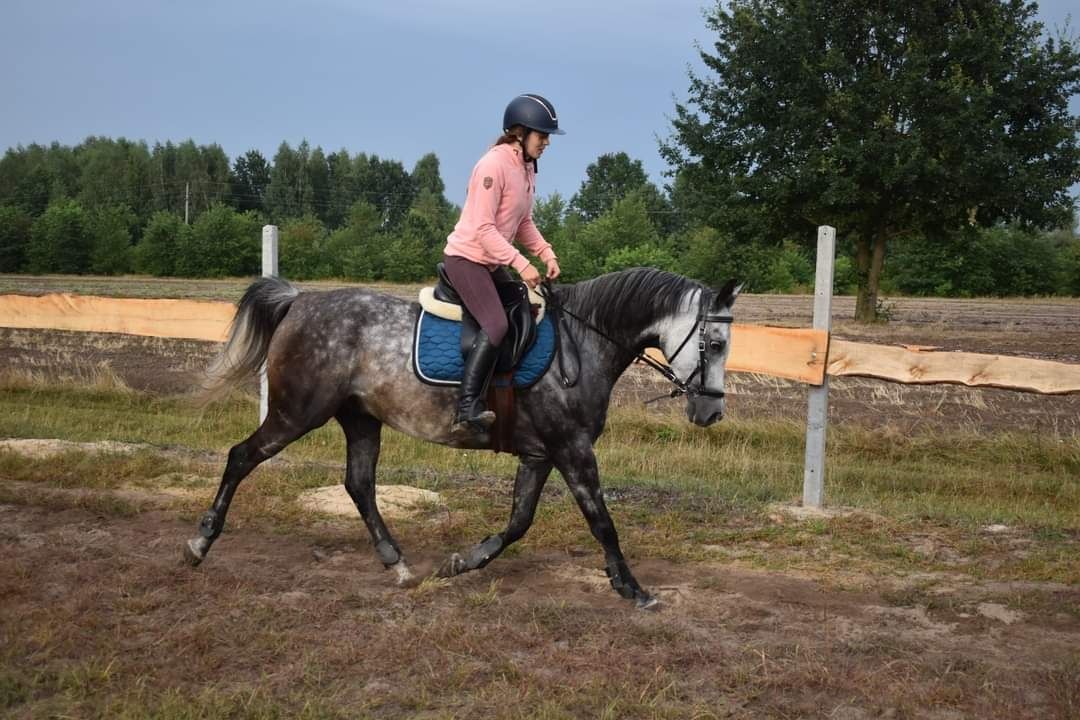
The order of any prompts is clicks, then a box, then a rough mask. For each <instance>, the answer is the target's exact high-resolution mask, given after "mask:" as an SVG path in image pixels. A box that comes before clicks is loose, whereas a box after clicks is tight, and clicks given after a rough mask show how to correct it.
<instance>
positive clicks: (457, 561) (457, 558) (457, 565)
mask: <svg viewBox="0 0 1080 720" xmlns="http://www.w3.org/2000/svg"><path fill="white" fill-rule="evenodd" d="M464 569H465V558H463V557H461V555H459V554H458V553H454V554H453V555H451V556H450V557H448V558H446V561H445V562H443V564H442V565H441V566H440V567H439V569H438V571H437V572H436V573H435V575H436V576H437V577H441V578H452V577H454V576H455V575H460V574H461V572H462V571H463V570H464Z"/></svg>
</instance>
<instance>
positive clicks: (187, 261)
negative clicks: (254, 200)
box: [176, 204, 262, 277]
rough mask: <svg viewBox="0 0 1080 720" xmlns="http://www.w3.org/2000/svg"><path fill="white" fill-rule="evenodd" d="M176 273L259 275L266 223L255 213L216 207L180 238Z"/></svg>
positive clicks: (219, 275)
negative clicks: (263, 226)
mask: <svg viewBox="0 0 1080 720" xmlns="http://www.w3.org/2000/svg"><path fill="white" fill-rule="evenodd" d="M180 239H181V242H180V244H179V251H180V254H179V256H178V257H177V260H176V273H177V274H178V275H184V276H187V277H225V276H232V277H238V276H244V275H257V274H259V271H260V256H261V253H262V221H261V220H260V218H259V216H258V215H256V214H255V213H254V212H250V211H249V212H246V213H243V214H240V213H237V212H236V211H235V210H233V209H232V208H230V207H228V206H226V205H220V204H218V205H214V206H212V207H211V208H210V209H209V210H207V211H206V212H205V213H203V214H202V215H200V216H199V219H198V220H196V221H195V224H194V225H192V226H191V232H190V233H183V234H181V236H180Z"/></svg>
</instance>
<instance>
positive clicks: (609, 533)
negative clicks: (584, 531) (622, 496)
mask: <svg viewBox="0 0 1080 720" xmlns="http://www.w3.org/2000/svg"><path fill="white" fill-rule="evenodd" d="M555 466H556V467H557V468H558V469H559V472H560V473H562V475H563V477H564V478H565V479H566V484H567V486H568V487H569V488H570V492H571V493H572V494H573V496H574V500H576V501H577V504H578V507H579V508H581V513H582V514H583V515H584V516H585V519H586V520H587V521H588V523H589V530H591V531H592V534H593V537H594V538H596V539H597V541H599V543H600V545H601V546H602V547H603V548H604V560H605V565H606V567H605V569H606V571H607V576H608V578H609V580H610V581H611V587H612V588H614V589H615V592H617V593H619V595H621V596H622V597H624V598H626V599H627V600H633V601H634V603H635V604H636V605H637V607H638V608H640V609H642V610H647V609H650V608H653V607H655V606H656V605H658V604H659V600H657V599H656V598H654V597H653V596H652V595H650V594H649V593H647V592H645V590H643V589H642V588H641V585H639V584H638V581H637V580H636V579H635V578H634V575H633V573H631V572H630V567H629V566H628V565H627V564H626V558H624V557H623V554H622V550H621V549H620V548H619V533H618V532H617V531H616V530H615V523H614V521H612V519H611V514H610V513H609V512H608V509H607V505H605V504H604V494H603V492H602V491H601V490H600V471H599V469H598V468H597V466H596V455H595V454H594V453H593V449H592V446H591V445H584V446H580V445H578V446H571V447H569V448H567V449H566V450H565V451H563V452H561V453H560V454H559V455H558V456H556V458H555Z"/></svg>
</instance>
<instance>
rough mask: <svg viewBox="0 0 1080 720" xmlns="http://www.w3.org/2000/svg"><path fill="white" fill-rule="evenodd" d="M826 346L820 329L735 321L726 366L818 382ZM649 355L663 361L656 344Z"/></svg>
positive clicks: (826, 350)
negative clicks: (738, 322)
mask: <svg viewBox="0 0 1080 720" xmlns="http://www.w3.org/2000/svg"><path fill="white" fill-rule="evenodd" d="M828 347H829V334H828V333H827V332H826V331H824V330H811V329H806V328H780V327H769V326H766V325H739V324H735V325H733V326H732V328H731V354H730V355H729V356H728V361H727V369H728V370H730V371H732V372H750V373H760V374H762V375H774V376H776V377H782V378H787V379H789V380H798V381H799V382H804V383H808V384H810V385H820V384H821V383H822V382H824V381H825V357H826V354H827V353H828ZM683 352H685V350H684V351H683ZM649 355H650V357H653V358H655V359H657V360H659V361H661V362H666V360H665V359H664V355H663V353H662V352H660V350H658V349H656V348H651V349H650V350H649Z"/></svg>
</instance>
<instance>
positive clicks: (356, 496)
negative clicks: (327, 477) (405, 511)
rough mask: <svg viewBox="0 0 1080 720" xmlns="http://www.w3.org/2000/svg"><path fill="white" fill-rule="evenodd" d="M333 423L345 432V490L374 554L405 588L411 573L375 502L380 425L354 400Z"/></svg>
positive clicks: (339, 413) (411, 576)
mask: <svg viewBox="0 0 1080 720" xmlns="http://www.w3.org/2000/svg"><path fill="white" fill-rule="evenodd" d="M337 421H338V422H339V423H340V424H341V428H342V430H344V431H345V442H346V467H345V489H346V490H347V491H348V493H349V497H351V498H352V501H353V504H354V505H356V509H357V510H358V511H359V512H360V517H361V518H363V520H364V524H365V525H366V526H367V529H368V533H369V534H370V535H371V543H372V545H373V546H374V547H375V554H376V555H377V556H378V558H379V560H380V561H381V562H382V564H383V566H384V567H385V568H387V569H388V570H389V569H391V568H393V570H394V572H395V573H397V584H398V585H405V584H407V583H409V582H410V581H412V580H413V579H414V575H413V572H412V570H411V569H410V568H409V565H408V563H407V562H405V555H404V554H403V553H402V552H401V547H400V546H398V544H397V540H395V539H394V536H393V535H391V534H390V530H389V529H388V528H387V527H386V523H385V522H384V521H383V519H382V515H381V514H380V513H379V506H378V503H377V502H376V499H375V467H376V465H378V462H379V448H380V446H381V442H382V441H381V435H382V423H381V422H380V421H379V420H376V419H375V418H373V417H372V416H370V415H368V414H366V413H364V412H363V411H362V410H361V409H360V408H359V406H358V405H357V404H356V403H355V401H351V402H347V403H346V404H345V406H344V407H343V408H342V409H341V410H340V411H339V412H338V414H337Z"/></svg>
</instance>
